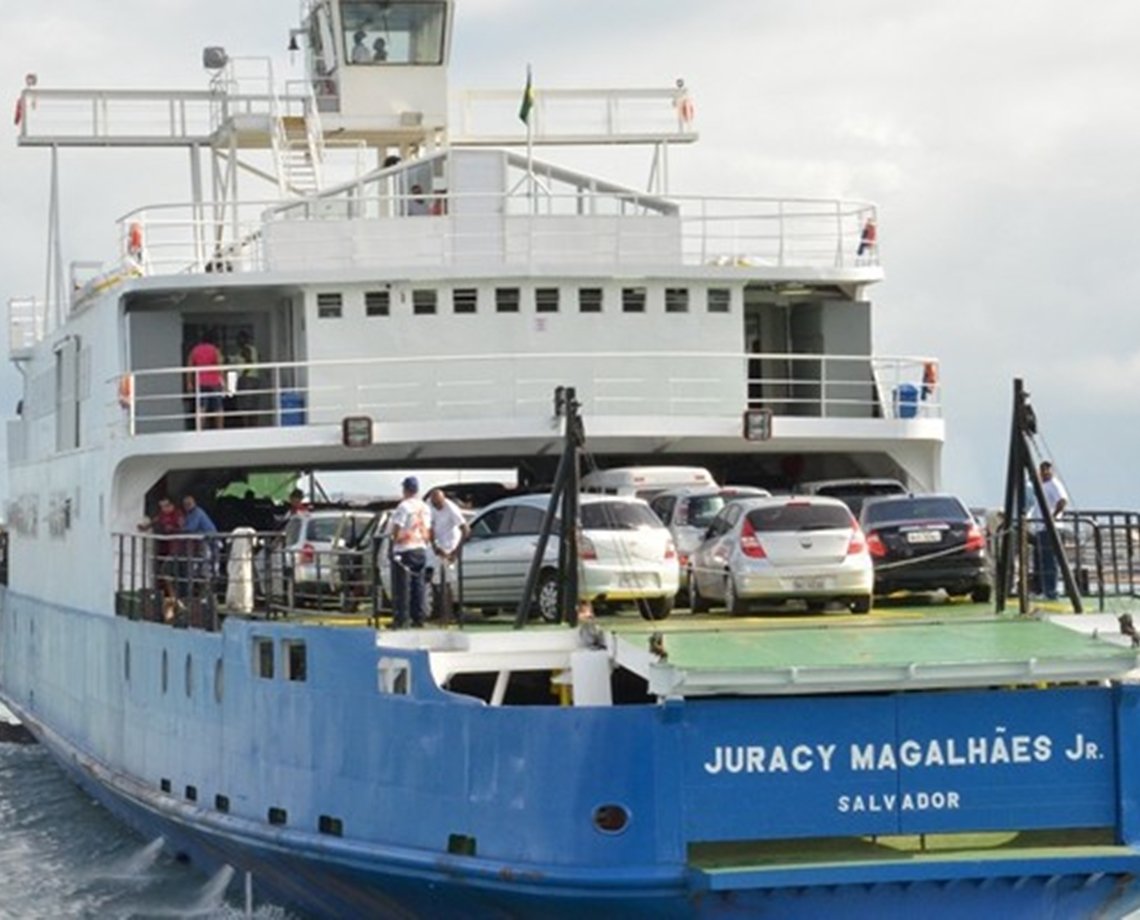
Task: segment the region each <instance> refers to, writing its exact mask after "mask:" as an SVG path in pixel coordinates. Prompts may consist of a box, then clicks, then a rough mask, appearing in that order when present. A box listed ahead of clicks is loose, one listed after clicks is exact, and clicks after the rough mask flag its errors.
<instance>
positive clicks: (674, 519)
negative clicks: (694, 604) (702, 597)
mask: <svg viewBox="0 0 1140 920" xmlns="http://www.w3.org/2000/svg"><path fill="white" fill-rule="evenodd" d="M771 494H772V493H771V492H769V491H768V490H767V489H760V488H757V487H756V486H686V487H684V488H681V489H669V490H668V491H666V492H661V493H660V494H659V495H657V496H655V497H654V498H653V500H652V501H650V503H649V507H650V508H652V509H653V513H654V514H656V515H657V516H658V517H659V518H661V523H663V524H664V525H665V526H666V527H668V528H669V533H671V534H672V535H673V542H674V543H675V544H676V545H677V558H678V561H679V563H680V566H681V588H680V591H678V593H677V597H678V598H679V599H684V600H687V599H688V597H689V561H690V559H691V558H692V555H693V552H694V550H696V548H697V547H698V546H700V544H701V540H703V539H704V537H705V533H706V531H707V530H708V529H709V524H711V523H712V521H713V518H715V517H716V516H717V514H718V513H719V512H720V510H721V508H723V507H724V506H725V505H726V504H727V503H728V502H730V501H736V500H737V499H741V498H764V497H767V496H769V495H771Z"/></svg>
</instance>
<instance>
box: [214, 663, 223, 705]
mask: <svg viewBox="0 0 1140 920" xmlns="http://www.w3.org/2000/svg"><path fill="white" fill-rule="evenodd" d="M225 676H226V675H225V671H224V670H223V669H222V659H221V658H215V659H214V702H215V703H220V702H221V701H222V697H223V696H224V695H225V689H226V684H225Z"/></svg>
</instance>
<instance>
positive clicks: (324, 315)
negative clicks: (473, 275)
mask: <svg viewBox="0 0 1140 920" xmlns="http://www.w3.org/2000/svg"><path fill="white" fill-rule="evenodd" d="M691 295H692V292H691V291H690V290H689V289H688V288H684V287H670V288H665V312H666V313H688V312H689V309H690V303H691V301H692V296H691ZM705 295H706V296H705V308H706V310H707V311H708V312H709V313H728V312H730V310H731V307H732V291H731V290H729V289H728V288H708V289H707V291H706V292H705ZM494 297H495V312H496V313H518V312H520V311H521V308H522V289H521V288H517V287H500V288H495V295H494ZM648 298H649V291H648V289H647V288H645V287H624V288H622V289H621V309H622V312H623V313H644V312H645V309H646V304H647V302H648ZM604 306H605V291H604V289H602V288H599V287H583V288H578V312H579V313H601V312H603V309H604ZM439 308H440V292H439V291H437V290H435V289H433V288H416V289H414V290H413V291H412V313H413V314H415V315H416V316H432V315H434V314H436V313H438V312H439ZM478 309H479V290H478V288H454V289H453V290H452V291H451V311H452V312H453V313H476V312H478ZM534 309H535V312H537V313H558V312H559V311H560V310H561V309H562V290H561V288H556V287H540V288H535V289H534ZM391 310H392V293H391V291H367V292H365V294H364V313H365V315H366V316H389V315H391ZM343 315H344V295H343V294H339V293H326V294H318V295H317V317H318V318H319V319H340V318H341V317H342V316H343Z"/></svg>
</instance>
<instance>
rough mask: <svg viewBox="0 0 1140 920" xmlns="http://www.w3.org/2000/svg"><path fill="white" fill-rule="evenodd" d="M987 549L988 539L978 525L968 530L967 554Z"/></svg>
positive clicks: (972, 525)
mask: <svg viewBox="0 0 1140 920" xmlns="http://www.w3.org/2000/svg"><path fill="white" fill-rule="evenodd" d="M985 548H986V537H985V534H983V533H982V531H981V528H979V527H978V525H977V524H971V525H970V526H969V527H967V528H966V552H973V551H976V550H980V549H985Z"/></svg>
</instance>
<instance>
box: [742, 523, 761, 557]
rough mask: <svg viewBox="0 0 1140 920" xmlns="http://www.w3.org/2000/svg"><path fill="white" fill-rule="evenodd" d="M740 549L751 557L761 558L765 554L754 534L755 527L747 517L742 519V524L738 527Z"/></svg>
mask: <svg viewBox="0 0 1140 920" xmlns="http://www.w3.org/2000/svg"><path fill="white" fill-rule="evenodd" d="M740 551H741V552H742V553H744V555H745V556H748V557H749V558H752V559H763V558H764V557H765V556H766V555H767V553H765V552H764V547H763V546H762V545H761V543H760V538H759V537H758V536H756V528H755V527H753V526H752V522H751V521H750V520H748V518H745V519H744V526H743V527H742V528H741V529H740Z"/></svg>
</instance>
